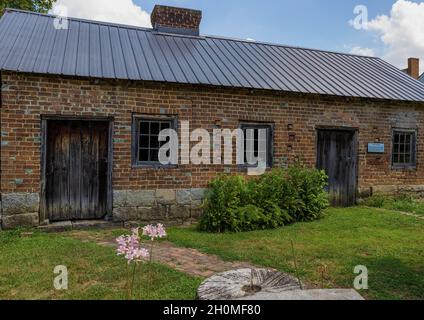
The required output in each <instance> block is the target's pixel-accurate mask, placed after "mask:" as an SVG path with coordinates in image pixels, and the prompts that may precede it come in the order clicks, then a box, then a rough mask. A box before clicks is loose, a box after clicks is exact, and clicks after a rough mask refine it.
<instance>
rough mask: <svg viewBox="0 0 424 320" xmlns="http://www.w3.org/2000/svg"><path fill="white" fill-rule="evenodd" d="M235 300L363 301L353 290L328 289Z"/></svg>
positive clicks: (262, 295)
mask: <svg viewBox="0 0 424 320" xmlns="http://www.w3.org/2000/svg"><path fill="white" fill-rule="evenodd" d="M237 300H256V301H261V300H289V301H296V300H318V301H324V300H329V301H338V300H365V299H364V298H363V297H362V296H361V295H360V294H359V293H358V292H356V291H355V290H353V289H329V290H320V289H316V290H291V291H282V292H275V293H270V292H258V293H256V294H255V295H253V296H249V297H243V298H239V299H237Z"/></svg>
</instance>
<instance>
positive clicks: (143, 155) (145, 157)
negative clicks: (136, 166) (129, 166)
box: [138, 149, 149, 161]
mask: <svg viewBox="0 0 424 320" xmlns="http://www.w3.org/2000/svg"><path fill="white" fill-rule="evenodd" d="M138 161H149V150H148V149H140V151H139V157H138Z"/></svg>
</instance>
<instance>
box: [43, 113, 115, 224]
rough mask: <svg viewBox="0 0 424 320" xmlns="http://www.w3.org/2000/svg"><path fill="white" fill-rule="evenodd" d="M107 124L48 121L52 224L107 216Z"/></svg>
mask: <svg viewBox="0 0 424 320" xmlns="http://www.w3.org/2000/svg"><path fill="white" fill-rule="evenodd" d="M108 128H109V124H108V122H104V121H77V120H69V121H68V120H60V121H56V120H53V121H48V124H47V145H46V148H47V150H46V169H45V170H46V191H45V196H46V200H45V203H46V211H47V216H48V219H49V220H50V221H64V220H88V219H99V218H102V217H103V216H105V215H106V213H107V194H108V192H107V191H108V178H107V176H108V162H107V161H108Z"/></svg>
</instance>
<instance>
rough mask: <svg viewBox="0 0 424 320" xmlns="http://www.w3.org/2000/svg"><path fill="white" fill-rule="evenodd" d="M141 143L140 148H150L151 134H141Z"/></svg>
mask: <svg viewBox="0 0 424 320" xmlns="http://www.w3.org/2000/svg"><path fill="white" fill-rule="evenodd" d="M139 144H140V145H139V147H140V148H149V136H146V135H141V136H140V141H139Z"/></svg>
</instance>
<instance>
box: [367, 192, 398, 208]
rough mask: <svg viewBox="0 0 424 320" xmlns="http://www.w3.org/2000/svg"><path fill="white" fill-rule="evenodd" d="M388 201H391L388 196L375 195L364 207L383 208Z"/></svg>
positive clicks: (368, 199)
mask: <svg viewBox="0 0 424 320" xmlns="http://www.w3.org/2000/svg"><path fill="white" fill-rule="evenodd" d="M388 201H391V199H390V200H389V198H388V197H387V196H382V195H375V196H371V197H369V198H367V199H365V200H364V202H363V205H364V206H367V207H373V208H383V207H384V205H385V204H386V203H387V202H388Z"/></svg>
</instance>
